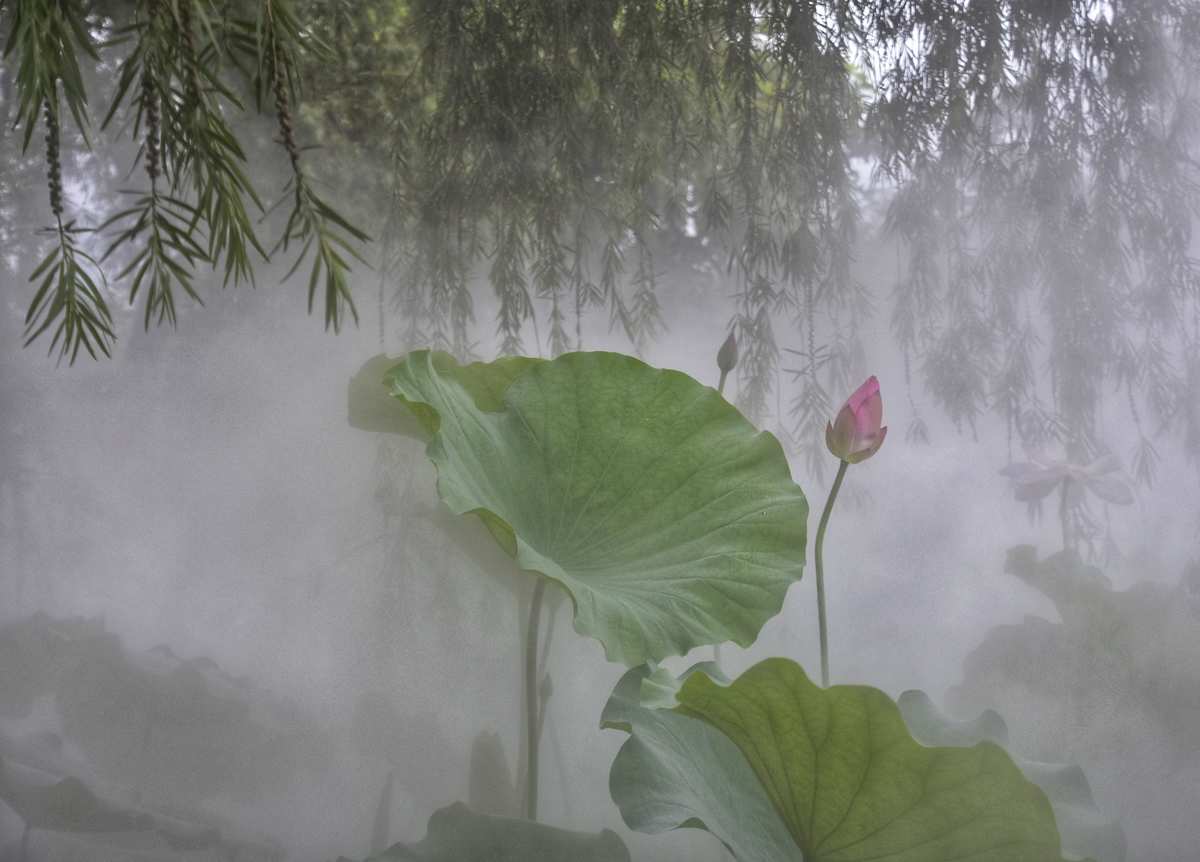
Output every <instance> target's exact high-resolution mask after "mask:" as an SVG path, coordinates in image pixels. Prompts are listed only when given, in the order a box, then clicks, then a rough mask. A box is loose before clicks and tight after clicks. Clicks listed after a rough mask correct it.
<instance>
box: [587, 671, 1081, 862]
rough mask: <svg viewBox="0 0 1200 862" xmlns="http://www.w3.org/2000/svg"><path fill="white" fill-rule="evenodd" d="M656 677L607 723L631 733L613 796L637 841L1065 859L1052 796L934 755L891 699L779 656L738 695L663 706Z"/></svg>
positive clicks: (866, 854)
mask: <svg viewBox="0 0 1200 862" xmlns="http://www.w3.org/2000/svg"><path fill="white" fill-rule="evenodd" d="M648 676H649V674H648V672H647V670H646V669H645V668H635V669H634V670H631V671H629V672H628V673H627V674H626V675H625V676H624V677H623V678H622V680H621V682H620V683H618V685H617V688H616V690H615V691H614V693H613V697H612V699H611V700H610V701H609V704H608V706H607V707H606V708H605V712H604V716H603V718H602V723H603V724H604V725H605V726H607V727H616V728H619V729H622V730H625V731H626V732H627V733H629V734H630V737H629V739H628V740H627V741H626V742H625V744H624V745H623V746H622V747H621V750H620V752H619V753H618V754H617V757H616V760H615V761H614V762H613V767H612V772H611V775H610V779H609V786H610V789H611V791H612V796H613V800H614V801H615V802H616V803H617V806H618V807H619V808H620V810H621V814H622V816H623V817H624V818H625V822H626V823H627V824H628V825H629V826H630V828H632V829H637V830H639V831H643V832H664V831H667V830H669V829H675V828H678V827H681V826H690V827H698V828H703V829H707V830H708V831H709V832H711V833H713V834H714V835H715V836H716V837H717V838H718V839H720V841H721V842H722V843H723V844H724V845H725V846H726V847H727V848H728V849H729V850H730V852H731V853H732V854H733V855H734V857H735V858H736V859H738V860H739V862H779V860H781V859H800V858H803V859H804V860H805V862H835V860H837V862H863V860H875V862H951V860H963V859H971V860H977V862H985V860H986V862H1059V860H1061V858H1062V857H1061V854H1060V849H1059V837H1058V832H1057V830H1056V828H1055V823H1054V815H1053V813H1052V811H1051V808H1050V804H1049V802H1048V801H1047V799H1046V796H1045V794H1043V792H1042V791H1041V790H1040V789H1038V788H1037V787H1036V786H1035V785H1034V784H1032V783H1030V782H1029V781H1027V780H1026V779H1025V777H1024V776H1022V775H1021V772H1020V771H1019V770H1018V769H1017V767H1016V766H1014V765H1013V762H1012V760H1011V759H1010V758H1009V757H1008V755H1007V754H1006V753H1005V752H1004V750H1003V749H1001V748H1000V747H999V746H997V745H994V744H992V743H990V742H981V743H979V744H977V745H975V746H974V747H972V748H926V747H924V746H922V745H920V744H918V743H917V742H916V741H914V740H913V738H912V737H911V736H910V735H909V733H908V730H907V728H906V727H905V724H904V720H903V719H902V718H901V716H900V711H899V709H898V708H897V707H896V704H895V703H893V702H892V701H891V699H890V698H888V696H887V695H885V694H884V693H883V692H881V691H878V690H876V689H873V688H868V687H865V686H834V687H833V688H829V689H822V688H820V687H819V686H817V685H816V684H814V683H813V682H811V681H810V680H809V679H808V677H807V676H806V675H805V674H804V671H803V670H802V669H801V668H800V666H799V665H797V664H796V663H795V662H792V661H790V660H788V659H779V658H775V659H767V660H766V661H763V662H761V663H759V664H757V665H755V666H754V667H752V668H750V669H749V670H747V671H746V672H745V673H744V674H742V676H741V677H739V678H738V679H737V680H735V681H734V682H733V683H731V684H729V685H727V686H724V685H721V684H719V683H717V682H714V681H713V680H712V679H711V678H710V677H709V676H708V675H707V674H705V673H702V672H701V673H692V674H691V675H690V676H688V677H687V679H686V680H684V681H683V683H682V685H680V687H679V690H678V694H677V700H678V705H677V706H676V707H675V708H673V709H655V708H651V707H647V706H645V705H643V704H642V703H641V702H640V696H641V692H642V683H643V680H644V679H646V678H647V677H648ZM651 688H652V689H653V690H655V691H656V692H659V693H661V690H662V686H661V685H653V686H651Z"/></svg>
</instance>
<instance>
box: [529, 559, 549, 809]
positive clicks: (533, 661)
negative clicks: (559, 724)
mask: <svg viewBox="0 0 1200 862" xmlns="http://www.w3.org/2000/svg"><path fill="white" fill-rule="evenodd" d="M545 592H546V579H545V578H543V577H541V576H538V579H537V584H536V585H535V586H534V588H533V601H532V602H531V603H530V605H529V625H528V626H527V627H526V629H525V734H526V735H525V744H526V749H525V753H526V757H527V760H526V764H525V816H526V818H528V819H529V820H537V802H538V724H539V721H538V717H539V716H538V712H539V710H538V676H537V666H538V655H537V645H538V627H539V625H540V623H541V616H542V596H543V595H544V594H545Z"/></svg>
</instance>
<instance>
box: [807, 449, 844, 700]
mask: <svg viewBox="0 0 1200 862" xmlns="http://www.w3.org/2000/svg"><path fill="white" fill-rule="evenodd" d="M849 466H850V462H849V461H843V462H842V463H841V464H840V465H839V466H838V471H837V478H836V479H834V480H833V487H832V488H830V489H829V499H828V500H826V501H825V511H823V512H822V513H821V523H820V524H819V525H818V526H817V543H816V548H815V550H814V551H813V556H814V557H815V558H816V562H817V627H818V629H819V631H820V636H821V685H822V687H824V688H828V687H829V626H828V624H827V623H826V622H825V565H824V558H823V557H822V555H821V551H822V548H823V546H824V544H825V528H826V527H827V526H829V514H830V512H832V511H833V501H834V500H836V499H837V495H838V491H839V490H840V489H841V487H842V479H844V478H846V468H847V467H849Z"/></svg>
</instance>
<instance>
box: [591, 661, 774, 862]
mask: <svg viewBox="0 0 1200 862" xmlns="http://www.w3.org/2000/svg"><path fill="white" fill-rule="evenodd" d="M664 690H665V687H663V686H660V685H658V684H657V683H655V681H654V680H653V679H652V675H651V674H650V672H649V670H648V669H647V668H646V666H645V665H642V666H640V667H636V668H633V669H632V670H629V671H627V672H626V674H625V676H623V677H622V678H621V681H620V682H619V683H618V684H617V687H616V689H615V690H614V691H613V695H612V698H611V699H610V700H609V702H608V704H607V706H605V708H604V713H603V715H602V717H601V724H602V725H603V726H604V727H609V728H617V729H620V730H624V731H625V732H626V733H628V734H629V739H628V740H626V742H625V744H624V745H622V746H621V750H620V751H619V752H618V753H617V757H616V759H615V760H614V761H613V765H612V771H611V772H610V774H609V782H608V783H609V792H610V793H611V795H612V798H613V801H614V802H616V804H617V808H619V809H620V811H621V816H622V818H623V819H624V820H625V825H627V826H628V827H629V828H630V829H636V830H637V831H639V832H646V833H649V834H652V835H653V834H658V833H661V832H667V831H670V830H672V829H678V828H680V827H686V828H697V829H706V830H708V831H709V832H711V833H712V834H713V835H714V836H716V837H717V839H719V840H720V841H721V842H722V843H723V844H724V845H725V846H726V847H728V848H729V851H730V852H731V853H733V855H734V857H735V858H736V859H738V860H739V862H781V860H791V859H795V858H796V845H795V842H793V841H792V838H791V836H790V835H788V832H787V829H786V828H785V827H784V825H783V821H782V820H781V819H780V818H779V816H778V815H777V814H776V813H775V810H774V808H772V806H771V800H770V799H768V798H767V795H766V793H765V792H764V790H763V787H762V785H761V784H760V783H759V782H758V779H757V778H755V776H754V771H753V770H752V769H751V768H750V764H749V763H747V762H746V758H745V757H743V756H742V753H741V752H740V751H739V750H738V747H737V746H736V745H734V744H733V742H731V741H730V739H729V737H727V736H725V734H723V733H721V732H720V731H719V730H717V729H716V728H715V727H712V726H711V725H709V724H707V723H705V722H703V721H701V720H699V719H696V718H691V717H689V716H686V715H680V714H679V713H678V712H675V711H674V710H671V709H655V708H652V707H650V706H647V703H653V702H655V701H657V700H658V697H659V695H661V694H662V692H663V691H664Z"/></svg>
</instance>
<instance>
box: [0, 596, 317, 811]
mask: <svg viewBox="0 0 1200 862" xmlns="http://www.w3.org/2000/svg"><path fill="white" fill-rule="evenodd" d="M10 674H11V675H12V677H11V678H12V679H14V680H16V684H15V685H14V686H13V688H14V689H16V692H15V693H14V692H13V691H12V689H10V688H9V686H8V684H7V681H8V679H9V678H10V677H9V675H10ZM0 679H4V680H5V684H4V685H0V704H3V706H2V707H0V717H3V716H4V715H9V716H16V717H21V716H23V715H27V714H28V713H29V710H30V709H31V707H32V705H33V703H34V701H35V700H37V699H38V698H43V697H44V698H49V699H51V702H52V704H53V708H54V710H55V711H56V712H57V717H58V720H59V722H60V724H61V728H62V736H63V737H64V739H65V740H67V741H69V742H70V743H72V744H73V745H75V746H76V747H77V748H78V750H79V751H80V752H81V753H82V754H83V755H84V757H85V758H86V759H87V761H88V763H89V764H90V769H91V772H92V773H93V774H94V775H97V776H102V777H103V779H104V781H105V782H108V783H112V784H120V785H124V786H127V787H132V788H134V789H135V790H136V791H137V792H139V793H141V794H142V796H143V797H144V798H153V799H161V800H171V801H173V802H176V803H180V804H192V803H195V802H198V801H200V800H201V799H204V798H205V797H208V796H211V795H213V794H217V793H228V794H231V795H233V796H234V797H240V798H243V799H244V798H247V797H249V796H253V795H254V794H256V793H258V792H260V791H262V790H265V789H267V788H269V787H278V786H280V785H281V784H282V783H283V782H284V781H285V780H287V779H288V778H289V777H290V776H291V775H293V774H294V772H295V770H296V768H297V766H298V764H299V763H300V762H301V757H300V755H301V753H305V754H306V756H310V757H311V755H308V754H307V753H309V752H312V751H314V750H316V749H317V748H319V746H316V745H313V744H312V743H313V740H314V738H315V737H316V736H317V735H318V731H317V730H316V728H315V725H313V724H312V723H311V722H309V721H307V720H306V719H305V718H304V717H303V716H302V715H301V714H300V713H299V711H298V710H297V709H296V708H295V707H293V706H292V705H291V704H289V703H287V702H286V701H283V700H281V699H279V698H276V697H274V696H272V695H270V694H269V693H267V692H264V691H262V690H260V689H256V688H255V687H254V686H253V685H251V684H250V683H249V681H247V680H245V679H240V678H236V677H233V676H230V675H229V674H227V673H225V672H224V671H222V670H221V668H219V667H218V666H217V665H216V663H215V662H213V661H212V660H210V659H207V658H197V659H182V658H180V657H178V656H176V655H175V654H174V653H173V652H172V651H171V650H170V648H168V647H166V646H159V647H155V648H154V649H153V650H150V651H147V652H145V653H130V652H128V651H126V650H125V649H124V648H123V647H122V645H121V641H120V639H119V638H117V637H116V636H115V635H113V634H111V633H109V632H107V631H105V629H104V625H103V623H102V622H99V621H95V620H58V619H54V618H51V617H48V616H46V615H44V614H36V615H34V616H32V617H29V618H26V619H22V620H18V621H15V622H12V623H9V624H6V625H5V626H3V627H0Z"/></svg>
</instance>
